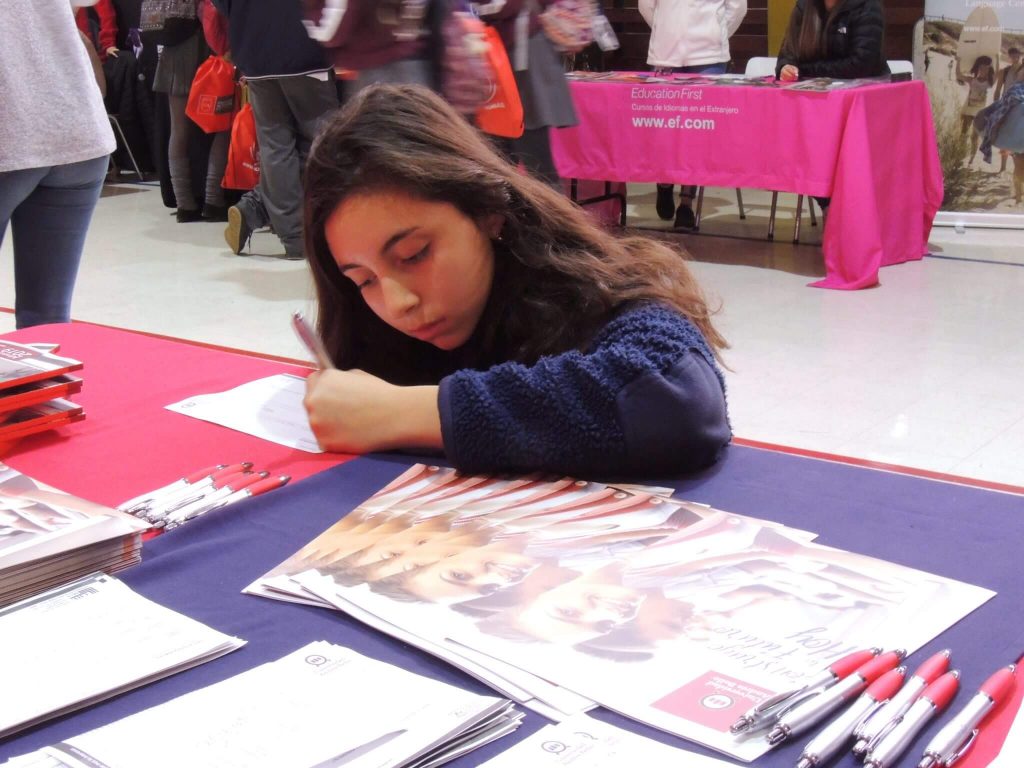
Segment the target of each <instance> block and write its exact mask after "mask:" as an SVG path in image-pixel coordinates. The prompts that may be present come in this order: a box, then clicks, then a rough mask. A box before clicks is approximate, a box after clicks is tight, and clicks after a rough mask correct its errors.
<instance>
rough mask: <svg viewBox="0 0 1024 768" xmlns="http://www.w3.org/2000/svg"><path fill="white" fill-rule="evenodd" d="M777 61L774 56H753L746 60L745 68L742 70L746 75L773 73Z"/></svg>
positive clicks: (759, 75) (762, 75)
mask: <svg viewBox="0 0 1024 768" xmlns="http://www.w3.org/2000/svg"><path fill="white" fill-rule="evenodd" d="M778 61H779V60H778V59H777V58H775V57H774V56H754V57H752V58H750V59H748V60H747V68H746V69H745V70H743V74H744V75H746V76H747V77H764V76H765V75H774V74H775V65H776V64H777V63H778Z"/></svg>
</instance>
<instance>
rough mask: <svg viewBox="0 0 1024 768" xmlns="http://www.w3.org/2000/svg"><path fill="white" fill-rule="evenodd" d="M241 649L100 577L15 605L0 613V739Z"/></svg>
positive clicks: (241, 642)
mask: <svg viewBox="0 0 1024 768" xmlns="http://www.w3.org/2000/svg"><path fill="white" fill-rule="evenodd" d="M243 645H245V641H244V640H239V639H238V638H236V637H231V636H230V635H225V634H223V633H221V632H218V631H216V630H214V629H212V628H210V627H208V626H206V625H205V624H201V623H200V622H198V621H195V620H193V619H190V618H189V617H188V616H183V615H182V614H180V613H176V612H175V611H172V610H170V609H169V608H165V607H164V606H162V605H158V604H157V603H154V602H152V601H150V600H147V599H146V598H144V597H142V596H141V595H139V594H137V593H135V592H133V591H132V590H130V589H129V588H128V587H127V586H125V585H124V584H123V583H121V582H120V581H118V580H117V579H115V578H113V577H112V576H106V575H104V574H94V575H92V576H89V577H86V578H84V579H81V580H79V581H76V582H74V583H72V584H66V585H64V586H62V587H58V588H56V589H54V590H51V591H49V592H47V593H45V594H43V595H37V596H36V597H33V598H30V599H28V600H23V601H21V602H19V603H16V604H14V605H11V606H8V607H7V608H4V609H2V610H0V651H2V652H3V654H2V657H3V658H4V659H5V660H6V662H7V663H5V666H4V673H3V676H4V695H3V696H0V739H2V738H6V737H7V736H9V735H10V734H12V733H16V732H17V731H20V730H22V729H24V728H29V727H31V726H33V725H35V724H37V723H40V722H43V721H44V720H48V719H50V718H53V717H58V716H59V715H63V714H65V713H67V712H71V711H73V710H76V709H80V708H82V707H86V706H89V705H90V704H94V703H96V702H98V701H102V700H104V699H107V698H110V697H111V696H116V695H117V694H119V693H123V692H124V691H128V690H131V689H132V688H137V687H138V686H140V685H145V684H146V683H150V682H152V681H154V680H159V679H160V678H163V677H167V676H168V675H172V674H175V673H177V672H181V671H182V670H185V669H191V668H192V667H194V666H197V665H199V664H203V663H205V662H207V661H212V660H213V659H216V658H218V657H220V656H223V655H224V654H226V653H230V652H231V651H234V650H237V649H238V648H241V647H242V646H243ZM153 733H162V731H160V730H157V731H152V732H149V733H148V734H147V735H148V737H149V738H150V739H151V738H152V736H153ZM179 735H182V734H179ZM183 735H186V736H187V735H189V734H183ZM160 749H163V747H162V746H161V747H160ZM133 764H134V765H141V764H150V765H151V763H148V761H145V760H143V761H141V762H140V761H134V762H133ZM185 764H186V763H182V765H185ZM75 765H76V766H77V765H80V763H75ZM93 765H95V764H93Z"/></svg>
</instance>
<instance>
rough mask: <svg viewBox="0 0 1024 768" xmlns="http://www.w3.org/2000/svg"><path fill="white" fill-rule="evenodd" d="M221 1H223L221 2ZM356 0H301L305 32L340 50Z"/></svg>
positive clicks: (347, 35)
mask: <svg viewBox="0 0 1024 768" xmlns="http://www.w3.org/2000/svg"><path fill="white" fill-rule="evenodd" d="M222 1H223V0H222ZM355 2H356V0H348V1H347V2H346V1H345V0H303V3H302V6H303V12H304V15H305V19H304V20H303V22H302V23H303V24H305V25H306V32H308V33H309V36H310V37H311V38H313V39H314V40H316V41H317V42H318V43H320V45H323V46H324V47H327V48H341V47H343V46H344V45H345V44H346V43H347V42H348V40H349V38H350V37H351V36H352V32H353V28H354V27H355V24H356V17H357V16H358V13H357V12H356V10H355V9H353V8H352V6H353V5H354V4H355Z"/></svg>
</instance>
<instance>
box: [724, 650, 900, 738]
mask: <svg viewBox="0 0 1024 768" xmlns="http://www.w3.org/2000/svg"><path fill="white" fill-rule="evenodd" d="M881 652H882V649H881V648H869V649H867V650H863V651H854V652H853V653H850V654H847V655H846V656H843V657H842V658H841V659H839V660H837V661H834V662H832V663H831V664H830V665H829V666H827V667H825V669H823V670H822V671H821V672H819V673H818V674H816V675H815V676H814V677H812V678H811V679H810V680H808V681H807V683H806V684H805V685H803V686H802V687H800V688H794V689H793V690H791V691H785V692H783V693H779V694H776V695H775V696H772V697H770V698H767V699H765V700H764V701H762V702H760V703H758V704H757V705H755V706H754V707H752V708H751V709H749V710H747V711H746V712H745V713H744V714H743V715H742V716H741V717H740V718H739V719H738V720H737V721H736V722H735V723H733V724H732V726H730V728H729V730H730V731H731V732H732V733H734V734H740V733H744V732H747V731H756V730H759V729H761V728H767V727H768V726H769V725H771V724H772V723H774V722H775V720H777V719H778V717H779V716H780V715H781V714H782V713H783V712H785V711H786V710H788V709H792V708H793V707H795V706H796V705H797V704H799V703H800V702H801V701H803V700H804V699H806V698H807V697H808V696H812V695H814V694H815V693H816V692H817V691H818V690H819V689H820V688H827V687H829V686H831V685H835V684H836V683H837V682H838V681H840V680H842V679H843V678H844V677H847V676H848V675H850V674H851V673H852V672H854V671H855V670H856V669H857V668H858V667H860V666H861V665H862V664H864V663H866V662H868V661H870V660H871V659H873V658H874V657H875V656H877V655H878V654H880V653H881Z"/></svg>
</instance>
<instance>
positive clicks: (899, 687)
mask: <svg viewBox="0 0 1024 768" xmlns="http://www.w3.org/2000/svg"><path fill="white" fill-rule="evenodd" d="M905 656H906V652H905V651H902V650H895V651H888V652H887V653H882V652H881V649H879V648H871V649H869V650H865V651H857V652H855V653H851V654H849V655H847V656H844V657H843V658H841V659H839V660H838V661H836V662H835V663H834V664H832V665H831V666H829V667H828V668H826V669H825V670H823V671H822V672H821V673H820V674H818V675H817V676H816V677H815V678H813V679H812V680H811V681H810V682H808V683H807V684H806V685H804V686H803V687H801V688H798V689H796V690H793V691H787V692H785V693H781V694H779V695H777V696H773V697H771V698H769V699H766V700H764V701H762V702H760V703H759V704H757V705H756V706H755V707H753V708H752V709H750V710H749V711H747V712H746V713H745V714H744V715H743V716H742V717H740V718H739V719H738V720H737V721H736V722H735V723H733V725H732V727H731V728H730V730H731V732H732V733H733V734H734V735H737V736H740V735H746V734H751V733H754V732H757V731H761V730H763V729H769V730H768V734H767V736H766V738H767V740H768V742H769V743H770V744H772V745H773V746H774V745H776V744H780V743H782V742H783V741H785V740H786V739H788V738H790V737H792V736H797V735H799V734H801V733H803V732H805V731H807V730H809V729H810V728H812V727H813V726H814V725H816V724H818V723H820V722H821V721H822V720H824V719H825V718H826V717H827V716H828V715H829V714H831V713H832V712H835V711H836V710H838V709H840V708H842V707H843V706H846V709H845V710H843V712H842V713H841V714H840V715H839V716H838V717H836V718H835V719H834V720H832V721H831V722H830V723H829V724H828V725H826V726H825V728H823V729H822V730H821V732H820V733H818V734H817V735H816V736H815V737H814V738H813V739H811V740H810V741H809V742H808V743H807V746H805V747H804V749H803V751H802V752H801V754H800V758H799V760H798V761H797V764H796V768H816V767H817V766H819V765H821V764H823V763H825V762H827V761H828V760H830V759H831V758H832V757H833V756H834V755H836V754H837V753H839V752H840V751H841V750H842V749H843V748H844V747H847V746H849V745H850V743H851V742H852V743H853V754H854V755H855V756H856V757H858V758H860V759H862V760H863V761H864V765H866V766H868V767H869V768H890V766H893V765H895V764H896V761H897V760H899V758H900V756H901V755H902V754H903V753H904V752H905V751H906V750H907V747H909V746H910V743H911V742H912V741H913V740H914V739H915V737H916V736H917V735H918V734H919V733H920V732H921V730H922V729H923V728H924V727H925V725H926V724H927V723H928V722H929V721H930V720H931V719H932V718H933V717H935V716H936V715H937V714H938V713H939V712H941V711H942V710H943V709H945V707H946V706H947V705H948V704H949V702H950V701H952V699H953V697H954V696H955V695H956V692H957V688H958V687H959V680H960V672H959V671H957V670H950V669H949V661H950V651H949V650H948V649H946V650H943V651H940V652H938V653H936V654H934V655H933V656H931V657H930V658H929V659H927V660H926V661H925V662H924V663H923V664H921V665H920V666H919V667H918V668H917V669H916V670H915V671H914V673H913V675H911V676H910V678H909V679H907V680H906V682H905V683H904V679H905V678H906V674H907V667H905V666H898V665H899V664H900V662H901V661H902V660H903V659H904V657H905ZM1015 672H1016V668H1015V666H1014V665H1013V664H1011V665H1009V666H1007V667H1003V668H1002V669H1000V670H998V671H997V672H996V673H995V674H993V675H992V676H991V677H989V678H988V679H987V680H986V681H985V682H984V683H983V684H982V685H981V687H980V689H979V690H978V692H977V693H976V694H975V695H974V696H973V697H972V698H971V700H970V701H969V702H968V703H967V705H966V706H965V707H964V708H963V709H962V710H961V711H960V712H959V713H958V714H957V715H956V716H955V717H953V718H952V719H951V720H950V721H949V722H948V723H947V724H946V725H945V726H943V728H942V729H941V730H940V731H939V732H938V733H937V734H936V735H935V738H933V739H932V740H931V741H930V742H929V743H928V745H927V746H926V747H925V750H924V755H923V756H922V758H921V761H920V762H919V763H918V768H949V766H951V765H953V764H954V763H955V762H956V761H957V760H959V759H960V758H961V757H962V756H963V754H964V753H965V752H966V751H967V749H968V748H969V747H970V745H971V744H972V743H973V741H974V738H975V737H976V736H977V734H978V730H977V727H976V726H977V725H978V724H979V723H981V721H982V720H983V719H984V718H985V716H986V715H987V714H988V713H989V712H990V711H992V710H993V709H994V708H995V707H997V706H998V705H999V704H1000V703H1001V702H1002V701H1003V700H1005V699H1006V698H1008V696H1009V694H1010V692H1011V691H1012V690H1013V686H1014V684H1015V682H1016V678H1015Z"/></svg>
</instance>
